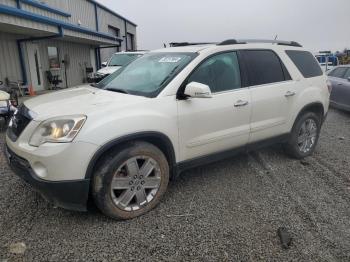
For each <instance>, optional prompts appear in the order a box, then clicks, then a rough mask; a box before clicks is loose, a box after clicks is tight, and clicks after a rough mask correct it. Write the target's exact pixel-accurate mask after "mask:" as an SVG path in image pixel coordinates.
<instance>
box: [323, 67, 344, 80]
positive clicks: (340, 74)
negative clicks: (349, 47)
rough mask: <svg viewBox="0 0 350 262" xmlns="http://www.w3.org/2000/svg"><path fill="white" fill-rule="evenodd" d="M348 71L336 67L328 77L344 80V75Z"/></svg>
mask: <svg viewBox="0 0 350 262" xmlns="http://www.w3.org/2000/svg"><path fill="white" fill-rule="evenodd" d="M347 70H348V68H347V67H338V68H336V69H334V70H333V71H332V72H330V73H329V74H328V75H329V76H332V77H337V78H344V74H345V73H346V71H347Z"/></svg>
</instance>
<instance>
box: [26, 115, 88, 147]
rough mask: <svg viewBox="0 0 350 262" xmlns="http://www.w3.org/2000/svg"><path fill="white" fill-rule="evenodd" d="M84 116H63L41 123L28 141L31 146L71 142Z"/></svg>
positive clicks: (82, 123)
mask: <svg viewBox="0 0 350 262" xmlns="http://www.w3.org/2000/svg"><path fill="white" fill-rule="evenodd" d="M85 120H86V116H81V115H80V116H63V117H56V118H51V119H48V120H46V121H44V122H42V123H41V124H40V125H39V126H38V127H37V128H36V129H35V131H34V133H33V135H32V136H31V138H30V140H29V144H30V145H31V146H36V147H38V146H40V145H41V144H44V143H46V142H50V143H69V142H72V141H73V139H74V138H75V137H76V135H77V134H78V133H79V131H80V129H81V128H82V126H83V125H84V123H85Z"/></svg>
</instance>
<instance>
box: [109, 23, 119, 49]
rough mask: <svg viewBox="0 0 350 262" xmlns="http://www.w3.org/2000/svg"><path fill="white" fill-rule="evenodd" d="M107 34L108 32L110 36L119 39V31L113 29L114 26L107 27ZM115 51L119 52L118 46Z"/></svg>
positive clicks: (115, 28)
mask: <svg viewBox="0 0 350 262" xmlns="http://www.w3.org/2000/svg"><path fill="white" fill-rule="evenodd" d="M108 32H109V33H110V34H111V35H114V36H116V37H120V29H119V28H117V27H114V26H111V25H109V26H108ZM116 51H117V52H120V46H118V47H117V48H116Z"/></svg>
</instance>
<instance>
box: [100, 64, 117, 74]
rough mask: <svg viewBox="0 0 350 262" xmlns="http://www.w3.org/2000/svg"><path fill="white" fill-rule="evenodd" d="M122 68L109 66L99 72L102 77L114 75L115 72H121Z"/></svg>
mask: <svg viewBox="0 0 350 262" xmlns="http://www.w3.org/2000/svg"><path fill="white" fill-rule="evenodd" d="M120 68H122V67H121V66H107V67H104V68H101V69H100V70H98V71H97V73H98V74H101V75H110V74H113V73H114V72H115V71H117V70H119V69H120Z"/></svg>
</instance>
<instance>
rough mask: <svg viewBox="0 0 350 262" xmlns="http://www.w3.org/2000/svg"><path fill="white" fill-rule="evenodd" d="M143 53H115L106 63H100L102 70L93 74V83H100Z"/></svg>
mask: <svg viewBox="0 0 350 262" xmlns="http://www.w3.org/2000/svg"><path fill="white" fill-rule="evenodd" d="M145 53H146V52H144V51H139V52H121V53H115V54H114V55H113V56H112V57H111V58H110V59H109V60H108V61H107V62H104V63H102V68H101V69H100V70H98V71H97V72H96V74H95V82H96V83H98V82H100V81H101V80H102V79H104V78H105V77H107V76H109V75H110V74H113V73H114V72H115V71H117V70H119V69H120V68H122V67H123V66H125V65H127V64H129V63H130V62H132V61H134V60H135V59H137V58H139V57H141V56H143V55H144V54H145Z"/></svg>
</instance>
